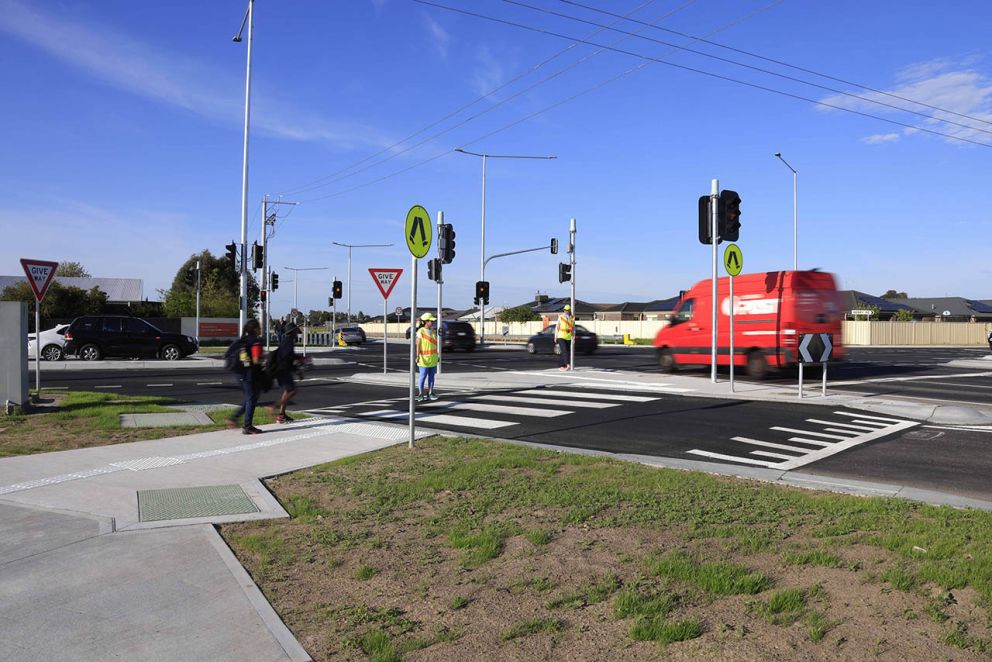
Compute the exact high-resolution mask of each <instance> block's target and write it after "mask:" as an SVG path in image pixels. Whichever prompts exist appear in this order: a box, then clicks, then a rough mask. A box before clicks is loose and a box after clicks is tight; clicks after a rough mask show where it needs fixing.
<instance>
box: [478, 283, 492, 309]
mask: <svg viewBox="0 0 992 662" xmlns="http://www.w3.org/2000/svg"><path fill="white" fill-rule="evenodd" d="M480 304H486V305H488V304H489V281H488V280H480V281H476V283H475V305H477V306H478V305H480Z"/></svg>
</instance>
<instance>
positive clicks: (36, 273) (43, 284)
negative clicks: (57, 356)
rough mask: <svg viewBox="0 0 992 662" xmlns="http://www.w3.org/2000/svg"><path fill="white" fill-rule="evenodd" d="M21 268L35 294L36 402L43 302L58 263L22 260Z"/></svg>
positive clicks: (38, 391) (38, 393)
mask: <svg viewBox="0 0 992 662" xmlns="http://www.w3.org/2000/svg"><path fill="white" fill-rule="evenodd" d="M21 268H22V269H24V275H25V276H27V277H28V285H30V286H31V290H32V291H33V292H34V388H35V391H37V393H35V402H37V401H38V400H40V399H41V302H42V301H43V300H44V298H45V293H46V292H48V286H49V285H51V284H52V280H54V279H55V271H56V270H57V269H58V268H59V263H58V262H49V261H47V260H30V259H26V258H21Z"/></svg>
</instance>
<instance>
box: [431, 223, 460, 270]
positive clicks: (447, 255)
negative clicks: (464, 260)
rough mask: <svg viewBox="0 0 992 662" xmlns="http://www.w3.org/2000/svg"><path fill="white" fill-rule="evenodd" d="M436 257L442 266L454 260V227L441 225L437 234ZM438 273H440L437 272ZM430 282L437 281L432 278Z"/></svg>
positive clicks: (446, 224) (447, 224)
mask: <svg viewBox="0 0 992 662" xmlns="http://www.w3.org/2000/svg"><path fill="white" fill-rule="evenodd" d="M437 247H438V255H439V256H440V257H441V263H442V264H451V263H452V261H454V259H455V226H453V225H451V224H450V223H442V224H441V227H440V228H439V232H438V245H437ZM438 273H440V271H439V272H438ZM431 280H437V279H434V278H432V279H431Z"/></svg>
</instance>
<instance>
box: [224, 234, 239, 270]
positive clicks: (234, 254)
mask: <svg viewBox="0 0 992 662" xmlns="http://www.w3.org/2000/svg"><path fill="white" fill-rule="evenodd" d="M224 248H226V249H227V259H228V260H230V261H231V264H233V265H234V268H235V269H237V268H238V245H237V244H236V243H234V242H233V241H232V242H231V243H229V244H228V245H227V246H225V247H224Z"/></svg>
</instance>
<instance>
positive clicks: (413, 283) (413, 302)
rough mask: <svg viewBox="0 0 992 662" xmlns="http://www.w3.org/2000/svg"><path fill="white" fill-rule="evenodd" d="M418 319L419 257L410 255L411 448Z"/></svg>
mask: <svg viewBox="0 0 992 662" xmlns="http://www.w3.org/2000/svg"><path fill="white" fill-rule="evenodd" d="M415 319H417V258H416V257H414V256H413V255H411V256H410V448H413V445H414V444H413V437H414V435H415V434H416V431H417V422H416V418H415V417H414V410H415V407H416V405H415V404H414V399H413V398H414V391H415V387H416V383H417V345H416V343H417V334H416V332H415V331H414V330H413V321H414V320H415Z"/></svg>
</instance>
